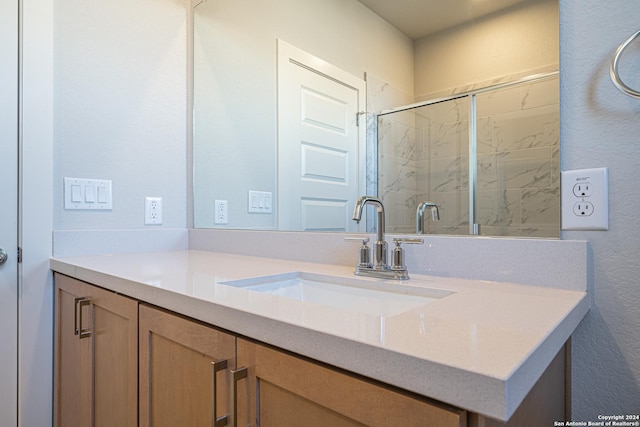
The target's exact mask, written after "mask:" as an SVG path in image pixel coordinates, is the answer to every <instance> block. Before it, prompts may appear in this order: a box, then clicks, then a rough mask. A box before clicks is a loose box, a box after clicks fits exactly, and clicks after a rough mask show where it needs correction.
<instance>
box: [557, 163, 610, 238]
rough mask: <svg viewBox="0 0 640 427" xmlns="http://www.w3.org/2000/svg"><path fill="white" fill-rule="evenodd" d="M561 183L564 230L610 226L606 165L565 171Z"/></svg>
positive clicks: (606, 228)
mask: <svg viewBox="0 0 640 427" xmlns="http://www.w3.org/2000/svg"><path fill="white" fill-rule="evenodd" d="M561 186H562V188H561V194H562V229H563V230H608V229H609V197H608V192H609V184H608V170H607V168H594V169H580V170H572V171H564V172H562V173H561Z"/></svg>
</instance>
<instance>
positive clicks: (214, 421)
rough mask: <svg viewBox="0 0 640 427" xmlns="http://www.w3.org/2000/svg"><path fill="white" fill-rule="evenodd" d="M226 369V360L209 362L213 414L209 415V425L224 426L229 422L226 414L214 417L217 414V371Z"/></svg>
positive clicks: (213, 426)
mask: <svg viewBox="0 0 640 427" xmlns="http://www.w3.org/2000/svg"><path fill="white" fill-rule="evenodd" d="M225 369H227V361H226V360H219V361H216V362H211V376H212V379H213V381H212V387H213V390H211V391H212V393H211V394H212V396H213V397H212V399H213V402H212V403H213V405H212V407H213V409H212V411H213V414H212V415H213V416H212V417H211V427H224V426H226V425H227V424H228V423H229V417H228V416H227V415H223V416H221V417H220V418H216V417H217V416H218V372H220V371H222V370H225Z"/></svg>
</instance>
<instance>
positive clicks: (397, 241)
mask: <svg viewBox="0 0 640 427" xmlns="http://www.w3.org/2000/svg"><path fill="white" fill-rule="evenodd" d="M393 243H395V244H396V247H399V246H400V244H401V243H410V244H413V245H422V244H423V243H424V239H420V238H412V237H395V238H394V239H393Z"/></svg>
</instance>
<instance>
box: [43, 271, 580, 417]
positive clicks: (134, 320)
mask: <svg viewBox="0 0 640 427" xmlns="http://www.w3.org/2000/svg"><path fill="white" fill-rule="evenodd" d="M54 351H55V361H54V364H55V368H54V386H55V397H54V426H55V427H113V426H118V427H134V426H137V425H140V426H141V427H151V426H153V427H175V426H184V427H190V426H212V427H223V426H242V427H247V426H251V427H254V426H260V427H298V426H302V425H304V426H305V427H324V426H332V427H348V426H372V427H376V426H380V427H382V426H403V427H411V426H438V427H449V426H451V427H453V426H455V427H488V426H516V425H517V426H520V425H523V426H524V425H531V426H536V425H543V423H541V422H540V421H542V420H545V422H546V420H554V419H562V417H563V416H564V410H565V405H566V402H567V400H565V399H566V396H567V394H565V384H567V382H566V380H565V362H566V359H565V357H568V356H565V349H562V350H561V351H560V352H559V353H558V355H557V356H556V358H555V359H554V361H553V362H552V363H551V365H550V366H549V368H548V369H547V371H546V372H545V373H544V374H543V376H542V378H540V380H539V381H538V383H537V384H536V386H535V387H534V389H533V390H532V391H531V392H530V393H529V395H528V396H527V398H526V399H525V401H524V402H523V404H522V405H521V407H520V408H519V409H518V411H517V412H516V414H514V416H513V418H512V419H511V420H510V421H509V422H508V423H501V422H497V421H495V420H491V419H488V418H485V417H482V416H480V415H478V414H472V413H467V412H466V411H464V410H461V409H458V408H454V407H451V406H448V405H445V404H442V403H440V402H436V401H433V400H430V399H428V398H424V397H421V396H417V395H415V394H412V393H409V392H405V391H403V390H399V389H397V388H394V387H390V386H386V385H384V384H381V383H379V382H376V381H374V380H370V379H367V378H363V377H361V376H358V375H355V374H351V373H349V372H345V371H343V370H340V369H336V368H333V367H330V366H327V365H325V364H322V363H320V362H316V361H313V360H310V359H307V358H304V357H301V356H298V355H294V354H291V353H288V352H286V351H283V350H279V349H276V348H273V347H271V346H269V345H265V344H262V343H257V342H254V341H251V340H249V339H245V338H243V337H238V336H236V335H234V334H233V333H230V332H225V331H222V330H219V329H217V328H215V327H213V326H210V325H207V324H203V323H200V322H198V321H195V320H193V319H190V318H186V317H183V316H180V315H177V314H174V313H170V312H168V311H166V310H163V309H159V308H156V307H152V306H149V305H146V304H144V303H141V304H139V303H138V301H136V300H133V299H130V298H127V297H124V296H121V295H118V294H116V293H114V292H110V291H106V290H104V289H101V288H99V287H96V286H92V285H89V284H87V283H84V282H80V281H78V280H75V279H72V278H70V277H67V276H64V275H60V274H56V276H55V349H54Z"/></svg>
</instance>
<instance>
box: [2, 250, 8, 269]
mask: <svg viewBox="0 0 640 427" xmlns="http://www.w3.org/2000/svg"><path fill="white" fill-rule="evenodd" d="M8 259H9V254H7V251H5V250H4V249H2V248H0V266H2V265H3V264H4V263H5V262H7V260H8Z"/></svg>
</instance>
